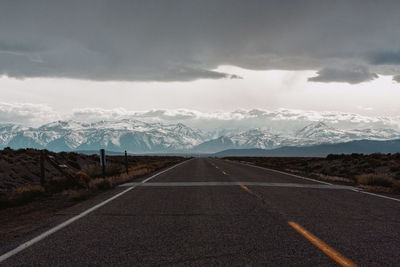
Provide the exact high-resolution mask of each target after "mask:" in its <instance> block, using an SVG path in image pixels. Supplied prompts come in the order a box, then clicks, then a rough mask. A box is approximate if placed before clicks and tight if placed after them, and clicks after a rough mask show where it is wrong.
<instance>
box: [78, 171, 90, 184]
mask: <svg viewBox="0 0 400 267" xmlns="http://www.w3.org/2000/svg"><path fill="white" fill-rule="evenodd" d="M89 181H90V176H89V175H87V174H86V173H85V172H81V171H79V172H77V173H75V182H76V183H77V185H79V186H83V187H88V184H89Z"/></svg>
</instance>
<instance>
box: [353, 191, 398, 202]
mask: <svg viewBox="0 0 400 267" xmlns="http://www.w3.org/2000/svg"><path fill="white" fill-rule="evenodd" d="M358 192H359V193H364V194H367V195H371V196H376V197H381V198H386V199H390V200H394V201H397V202H400V199H398V198H394V197H387V196H384V195H379V194H374V193H371V192H366V191H358Z"/></svg>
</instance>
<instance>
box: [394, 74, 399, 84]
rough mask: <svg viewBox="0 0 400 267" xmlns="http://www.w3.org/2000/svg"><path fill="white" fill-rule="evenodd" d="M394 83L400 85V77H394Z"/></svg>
mask: <svg viewBox="0 0 400 267" xmlns="http://www.w3.org/2000/svg"><path fill="white" fill-rule="evenodd" d="M393 81H395V82H398V83H400V75H395V76H393Z"/></svg>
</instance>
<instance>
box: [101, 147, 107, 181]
mask: <svg viewBox="0 0 400 267" xmlns="http://www.w3.org/2000/svg"><path fill="white" fill-rule="evenodd" d="M100 164H101V167H102V170H103V178H106V151H105V150H104V149H103V148H102V149H100Z"/></svg>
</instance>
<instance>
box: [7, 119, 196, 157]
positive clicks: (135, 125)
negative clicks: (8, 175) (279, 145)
mask: <svg viewBox="0 0 400 267" xmlns="http://www.w3.org/2000/svg"><path fill="white" fill-rule="evenodd" d="M0 135H1V137H0V146H1V147H5V146H10V147H12V148H21V147H34V148H47V149H50V150H54V151H70V150H97V149H99V148H106V149H109V150H118V151H120V150H128V151H132V152H162V151H179V150H185V149H188V148H190V147H192V146H193V145H197V144H200V143H201V142H203V141H204V137H203V133H202V132H201V131H199V130H193V129H191V128H189V127H186V126H185V125H183V124H161V123H145V122H142V121H137V120H129V119H126V120H120V121H99V122H95V123H82V122H78V121H57V122H52V123H49V124H45V125H42V126H40V127H39V128H23V127H19V126H12V125H7V126H0Z"/></svg>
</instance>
